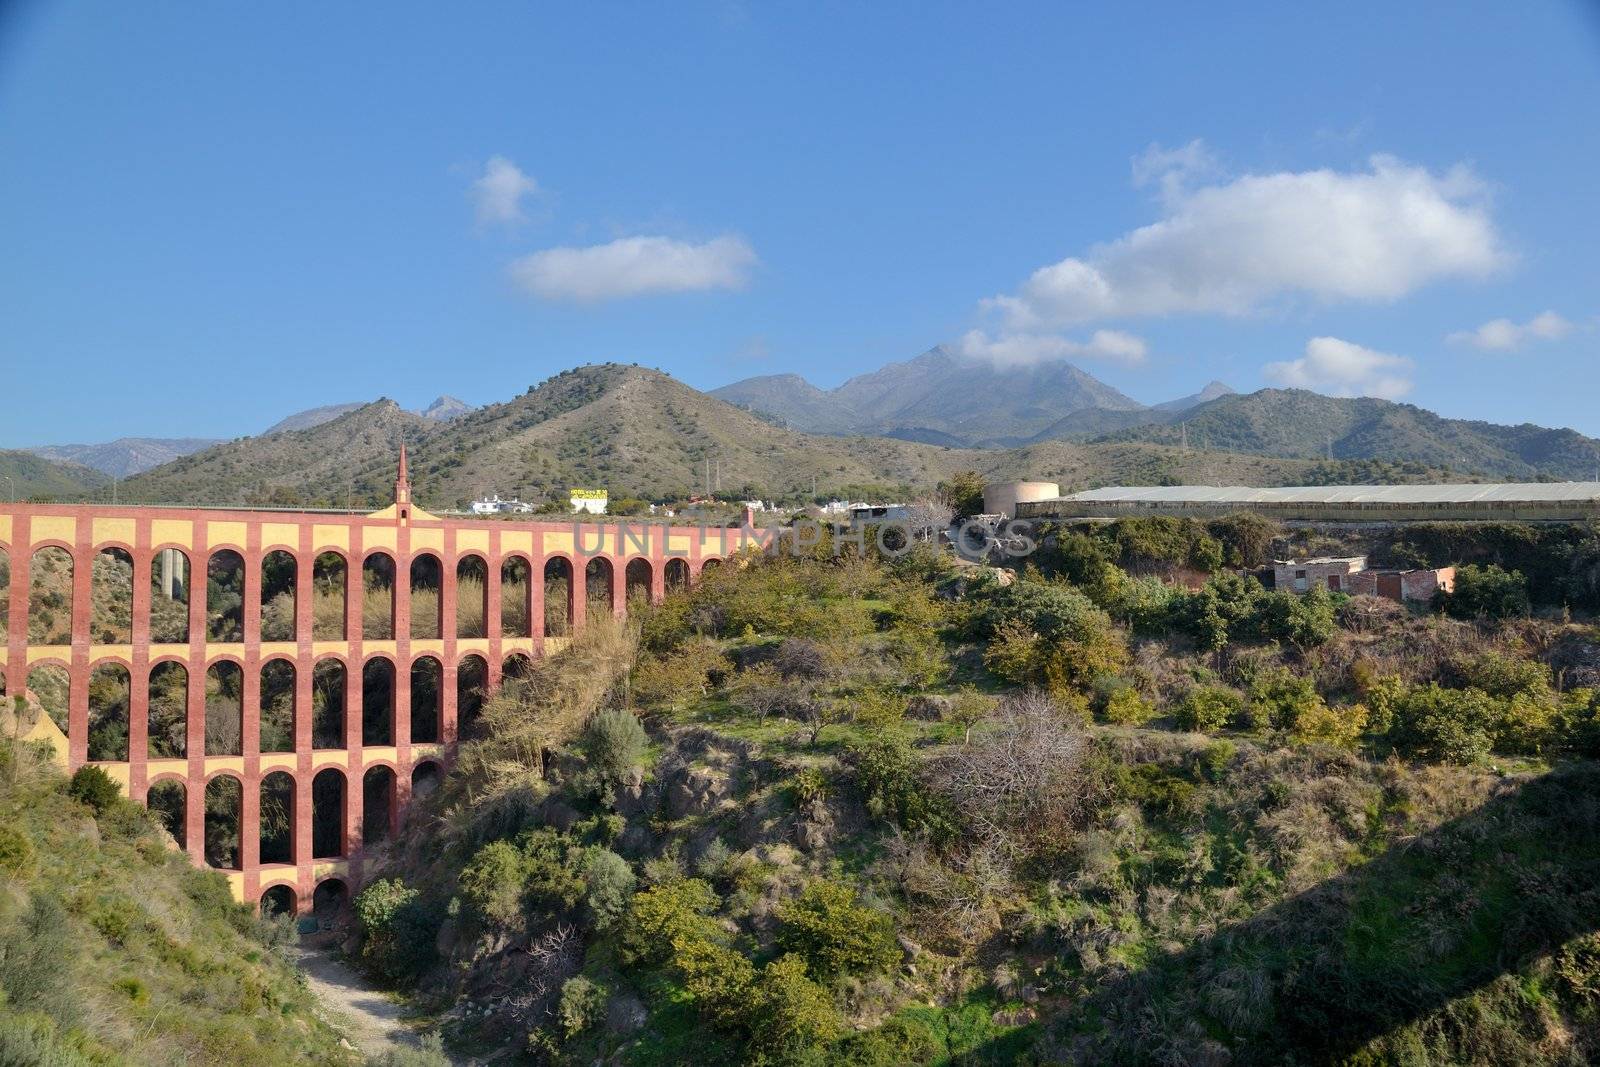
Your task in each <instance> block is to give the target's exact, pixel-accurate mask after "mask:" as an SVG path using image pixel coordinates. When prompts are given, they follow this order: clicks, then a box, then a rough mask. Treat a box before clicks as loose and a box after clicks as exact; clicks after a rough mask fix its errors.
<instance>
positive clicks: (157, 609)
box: [150, 548, 189, 645]
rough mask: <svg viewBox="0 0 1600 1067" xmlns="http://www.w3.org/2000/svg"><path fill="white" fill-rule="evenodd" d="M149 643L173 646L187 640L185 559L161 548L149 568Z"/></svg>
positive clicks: (187, 610)
mask: <svg viewBox="0 0 1600 1067" xmlns="http://www.w3.org/2000/svg"><path fill="white" fill-rule="evenodd" d="M150 640H151V641H153V642H154V643H156V644H158V645H174V644H180V643H183V642H187V641H188V640H189V557H188V556H186V555H184V554H183V552H182V551H181V550H179V549H176V548H163V549H161V550H160V551H159V552H157V553H156V555H155V559H153V560H152V561H151V566H150Z"/></svg>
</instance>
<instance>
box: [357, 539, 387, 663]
mask: <svg viewBox="0 0 1600 1067" xmlns="http://www.w3.org/2000/svg"><path fill="white" fill-rule="evenodd" d="M361 636H362V637H363V638H365V639H366V640H368V641H389V640H392V639H393V638H394V557H393V556H391V555H389V554H388V553H387V552H374V553H372V555H370V556H368V557H367V558H366V559H365V560H364V561H362V564H361Z"/></svg>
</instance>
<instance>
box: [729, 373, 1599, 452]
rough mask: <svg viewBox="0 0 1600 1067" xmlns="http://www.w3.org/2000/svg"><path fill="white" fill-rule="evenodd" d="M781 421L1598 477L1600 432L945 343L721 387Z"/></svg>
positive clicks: (957, 436) (980, 443)
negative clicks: (1160, 385)
mask: <svg viewBox="0 0 1600 1067" xmlns="http://www.w3.org/2000/svg"><path fill="white" fill-rule="evenodd" d="M712 395H713V396H717V397H720V398H722V399H724V400H727V401H729V402H730V403H733V404H736V405H738V406H739V407H742V408H745V409H746V410H749V411H751V412H754V413H757V414H760V415H762V416H763V417H766V418H768V419H771V420H774V421H776V422H778V423H779V424H780V425H783V426H787V427H791V428H793V429H797V430H805V431H809V432H813V433H831V434H841V433H870V434H880V435H883V436H887V437H896V438H901V439H904V440H912V441H925V442H936V443H939V444H945V445H949V446H951V447H1017V446H1021V445H1030V444H1040V443H1043V442H1047V441H1077V442H1085V443H1112V442H1123V443H1127V442H1134V441H1142V442H1145V443H1148V444H1160V445H1167V446H1176V447H1179V448H1184V447H1202V446H1203V447H1204V448H1205V449H1207V450H1210V451H1217V452H1241V453H1247V454H1252V455H1262V456H1275V457H1279V458H1294V459H1318V458H1321V459H1324V460H1328V459H1332V460H1382V461H1385V462H1391V463H1418V464H1422V465H1424V466H1428V467H1435V468H1440V469H1443V470H1449V471H1453V472H1455V473H1456V474H1457V475H1477V476H1481V477H1491V478H1499V479H1506V480H1516V479H1531V478H1541V477H1545V478H1575V479H1587V478H1593V477H1596V470H1597V469H1600V441H1596V440H1594V439H1593V438H1589V437H1585V436H1584V435H1582V434H1580V433H1578V432H1577V431H1575V430H1569V429H1548V428H1546V427H1542V426H1534V425H1529V424H1524V425H1521V426H1501V425H1496V424H1493V423H1487V422H1474V421H1467V420H1462V419H1447V418H1443V417H1441V416H1439V415H1436V414H1434V413H1433V412H1431V411H1427V410H1425V409H1423V408H1420V407H1416V406H1415V405H1411V404H1397V403H1393V402H1391V401H1387V400H1377V399H1374V398H1371V397H1359V398H1347V397H1329V396H1323V395H1321V394H1319V393H1312V392H1307V391H1305V390H1296V389H1262V390H1259V391H1257V392H1254V393H1250V394H1248V395H1241V394H1239V393H1236V392H1235V391H1234V390H1233V389H1232V388H1230V387H1229V386H1227V385H1225V384H1223V383H1222V382H1211V383H1210V384H1209V385H1207V386H1206V387H1205V388H1204V389H1202V390H1201V391H1200V392H1198V393H1195V394H1193V395H1191V396H1185V397H1181V398H1179V399H1176V400H1170V401H1167V402H1165V403H1160V404H1154V405H1150V406H1146V405H1144V404H1140V403H1139V402H1137V401H1135V400H1133V399H1131V398H1129V397H1128V396H1126V395H1124V394H1123V393H1121V392H1118V391H1117V390H1116V389H1113V388H1112V387H1111V386H1109V385H1106V384H1105V383H1104V382H1101V381H1099V380H1098V379H1096V378H1094V377H1093V376H1092V375H1089V374H1087V373H1085V372H1084V371H1082V370H1080V369H1079V368H1077V367H1075V366H1073V365H1072V364H1071V363H1068V362H1065V361H1062V360H1056V361H1044V362H1040V363H1034V364H1029V365H1026V366H1017V367H1010V366H1006V365H1003V364H994V363H991V362H988V361H984V360H977V359H970V358H966V357H963V356H961V355H959V354H957V353H955V352H953V351H951V350H949V349H947V348H943V347H941V348H935V349H932V350H931V351H929V352H926V353H924V354H923V355H921V356H918V357H917V358H916V359H913V360H909V361H907V362H903V363H891V364H889V365H887V366H885V367H884V368H882V369H881V370H878V371H874V372H873V373H871V374H864V375H860V376H858V377H855V378H851V379H850V380H849V381H847V382H845V383H844V384H843V385H841V386H839V387H838V388H836V389H828V390H824V389H819V388H817V387H816V386H814V385H812V384H811V383H810V382H808V381H806V380H805V379H804V378H801V377H799V376H798V375H793V374H784V375H770V376H766V377H759V378H748V379H745V380H744V381H740V382H735V383H733V384H732V385H726V386H723V387H722V388H720V389H715V390H712Z"/></svg>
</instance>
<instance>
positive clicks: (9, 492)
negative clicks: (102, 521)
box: [0, 450, 111, 500]
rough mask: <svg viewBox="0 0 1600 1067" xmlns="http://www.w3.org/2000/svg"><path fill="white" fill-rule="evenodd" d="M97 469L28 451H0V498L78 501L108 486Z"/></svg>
mask: <svg viewBox="0 0 1600 1067" xmlns="http://www.w3.org/2000/svg"><path fill="white" fill-rule="evenodd" d="M110 482H111V479H109V478H107V477H106V476H105V475H103V474H101V473H100V472H99V471H94V470H90V469H89V468H88V467H84V466H81V465H79V464H76V463H63V462H58V461H55V460H51V459H46V458H44V457H43V456H36V455H34V454H33V453H31V452H20V451H9V450H0V494H3V495H0V499H4V500H82V499H84V498H86V497H90V496H93V495H94V494H95V493H97V492H99V491H100V490H102V489H104V487H105V486H107V485H109V484H110Z"/></svg>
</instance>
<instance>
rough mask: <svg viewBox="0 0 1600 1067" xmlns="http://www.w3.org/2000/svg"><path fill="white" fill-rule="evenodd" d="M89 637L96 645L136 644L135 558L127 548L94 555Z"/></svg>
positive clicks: (107, 549)
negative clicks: (134, 619) (134, 634)
mask: <svg viewBox="0 0 1600 1067" xmlns="http://www.w3.org/2000/svg"><path fill="white" fill-rule="evenodd" d="M89 640H90V642H91V643H93V644H96V645H127V644H132V643H133V557H132V556H131V555H129V554H128V553H127V552H126V551H124V550H123V549H120V548H102V549H101V550H100V551H98V552H96V553H95V554H94V565H93V567H92V568H91V569H90V572H89Z"/></svg>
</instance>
